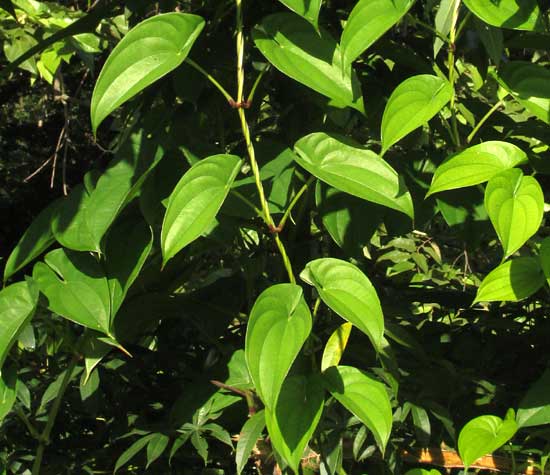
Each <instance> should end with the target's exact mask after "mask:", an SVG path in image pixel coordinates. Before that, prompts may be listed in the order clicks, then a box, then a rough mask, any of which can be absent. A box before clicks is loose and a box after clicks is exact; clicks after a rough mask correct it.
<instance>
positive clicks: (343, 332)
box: [321, 322, 352, 371]
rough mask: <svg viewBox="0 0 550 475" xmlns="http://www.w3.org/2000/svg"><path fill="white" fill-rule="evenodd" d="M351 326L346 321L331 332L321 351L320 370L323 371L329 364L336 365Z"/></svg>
mask: <svg viewBox="0 0 550 475" xmlns="http://www.w3.org/2000/svg"><path fill="white" fill-rule="evenodd" d="M351 328H352V324H351V323H349V322H346V323H343V324H342V325H340V326H339V327H338V328H337V329H336V330H334V332H332V335H330V337H329V339H328V341H327V344H326V345H325V349H324V351H323V358H322V360H321V371H325V370H326V369H327V368H330V367H331V366H338V364H339V363H340V360H341V359H342V355H343V354H344V350H345V349H346V346H347V344H348V339H349V335H350V333H351Z"/></svg>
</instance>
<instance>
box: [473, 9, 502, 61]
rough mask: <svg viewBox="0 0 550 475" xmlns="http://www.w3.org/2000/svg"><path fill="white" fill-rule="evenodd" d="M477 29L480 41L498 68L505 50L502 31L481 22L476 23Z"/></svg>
mask: <svg viewBox="0 0 550 475" xmlns="http://www.w3.org/2000/svg"><path fill="white" fill-rule="evenodd" d="M475 28H476V31H477V33H478V34H479V39H480V40H481V42H482V43H483V46H485V50H486V51H487V54H488V55H489V58H491V60H492V61H493V63H494V64H496V65H497V66H498V65H499V64H500V60H501V58H502V53H503V50H504V36H503V34H502V30H501V29H500V28H495V27H494V26H490V25H487V23H484V22H482V21H480V20H477V21H476V22H475Z"/></svg>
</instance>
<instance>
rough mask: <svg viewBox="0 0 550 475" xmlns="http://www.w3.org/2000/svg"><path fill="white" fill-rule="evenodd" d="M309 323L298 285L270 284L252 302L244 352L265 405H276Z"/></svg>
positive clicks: (307, 330) (309, 327)
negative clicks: (270, 285)
mask: <svg viewBox="0 0 550 475" xmlns="http://www.w3.org/2000/svg"><path fill="white" fill-rule="evenodd" d="M311 325H312V322H311V313H310V311H309V308H308V306H307V304H306V302H305V300H304V297H303V295H302V289H301V288H300V287H299V286H297V285H294V284H277V285H274V286H272V287H269V288H268V289H266V290H264V291H263V292H262V293H261V294H260V296H259V297H258V299H257V300H256V302H255V303H254V307H253V308H252V311H251V312H250V319H249V321H248V327H247V330H246V342H245V356H246V362H247V364H248V370H249V371H250V376H251V378H252V381H253V382H254V385H255V387H256V391H257V393H258V395H259V396H260V398H261V400H262V401H263V403H264V404H265V406H266V407H268V408H270V409H273V408H275V403H276V401H277V397H278V396H279V392H280V390H281V386H282V384H283V381H284V379H285V377H286V375H287V373H288V371H289V370H290V367H291V366H292V363H293V362H294V360H295V359H296V356H297V355H298V353H299V351H300V349H301V348H302V346H303V344H304V343H305V341H306V339H307V337H308V336H309V333H310V331H311ZM283 342H284V344H283Z"/></svg>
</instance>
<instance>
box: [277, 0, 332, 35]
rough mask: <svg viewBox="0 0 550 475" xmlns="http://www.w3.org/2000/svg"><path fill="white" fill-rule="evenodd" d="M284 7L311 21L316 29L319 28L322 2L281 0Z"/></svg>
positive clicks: (316, 0)
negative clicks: (318, 22)
mask: <svg viewBox="0 0 550 475" xmlns="http://www.w3.org/2000/svg"><path fill="white" fill-rule="evenodd" d="M279 1H280V2H281V3H282V4H283V5H285V6H287V7H288V8H290V9H291V10H292V11H293V12H296V13H297V14H298V15H300V16H301V17H303V18H305V19H306V20H307V21H309V22H310V23H311V24H312V25H313V26H314V27H315V28H318V25H317V20H318V18H319V10H321V4H322V3H323V1H322V0H279Z"/></svg>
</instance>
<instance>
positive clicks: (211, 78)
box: [185, 58, 235, 103]
mask: <svg viewBox="0 0 550 475" xmlns="http://www.w3.org/2000/svg"><path fill="white" fill-rule="evenodd" d="M185 62H186V63H187V64H189V66H191V67H192V68H194V69H196V70H197V71H198V72H199V73H201V74H202V75H203V76H204V77H205V78H206V79H208V80H209V81H210V82H211V83H212V84H213V85H214V86H215V87H216V89H218V91H220V92H221V93H222V94H223V96H224V97H225V98H226V100H227V102H229V103H233V102H235V101H234V99H233V97H232V96H231V94H229V92H227V90H226V89H225V88H224V87H223V86H222V85H221V84H220V83H219V82H218V81H217V80H216V78H215V77H214V76H212V75H211V74H210V73H209V72H208V71H206V70H205V69H203V68H202V67H201V66H200V65H199V64H197V63H195V61H193V60H192V59H191V58H187V59H186V60H185Z"/></svg>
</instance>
